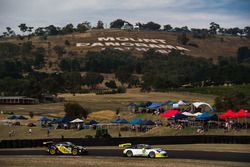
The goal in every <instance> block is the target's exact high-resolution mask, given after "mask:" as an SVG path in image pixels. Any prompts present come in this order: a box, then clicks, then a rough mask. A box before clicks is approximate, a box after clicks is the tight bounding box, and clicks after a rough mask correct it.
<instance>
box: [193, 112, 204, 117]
mask: <svg viewBox="0 0 250 167" xmlns="http://www.w3.org/2000/svg"><path fill="white" fill-rule="evenodd" d="M201 114H202V113H201V112H197V113H194V116H195V117H196V116H199V115H201Z"/></svg>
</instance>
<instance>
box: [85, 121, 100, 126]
mask: <svg viewBox="0 0 250 167" xmlns="http://www.w3.org/2000/svg"><path fill="white" fill-rule="evenodd" d="M96 124H98V122H97V121H95V120H90V121H89V122H88V123H87V125H96Z"/></svg>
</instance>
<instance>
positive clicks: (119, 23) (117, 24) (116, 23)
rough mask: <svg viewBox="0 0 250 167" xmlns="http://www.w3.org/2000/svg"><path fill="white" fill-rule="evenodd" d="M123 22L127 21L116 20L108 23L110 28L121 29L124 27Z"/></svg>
mask: <svg viewBox="0 0 250 167" xmlns="http://www.w3.org/2000/svg"><path fill="white" fill-rule="evenodd" d="M125 22H127V21H125V20H122V19H117V20H115V21H113V22H111V23H110V28H122V26H123V25H124V23H125ZM129 24H130V23H129ZM130 25H131V24H130Z"/></svg>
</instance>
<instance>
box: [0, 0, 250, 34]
mask: <svg viewBox="0 0 250 167" xmlns="http://www.w3.org/2000/svg"><path fill="white" fill-rule="evenodd" d="M118 18H120V19H124V20H126V21H128V22H130V23H132V24H135V23H137V22H141V23H147V22H149V21H154V22H156V23H159V24H161V25H166V24H171V25H172V26H173V27H183V26H188V27H189V28H190V27H192V28H208V27H209V23H210V22H216V23H218V24H220V26H221V27H225V28H228V27H240V28H244V27H245V26H250V0H0V33H2V32H4V31H6V27H11V28H12V29H14V30H15V31H16V32H18V25H19V24H20V23H26V24H27V25H28V26H33V27H35V28H37V27H39V26H42V27H44V26H48V25H51V24H53V25H56V26H64V25H66V24H68V23H72V24H74V25H76V24H77V23H81V22H84V21H89V22H91V24H92V25H93V26H95V25H96V23H97V21H98V20H102V21H103V22H104V24H105V25H107V26H108V25H109V24H110V22H112V21H114V20H116V19H118Z"/></svg>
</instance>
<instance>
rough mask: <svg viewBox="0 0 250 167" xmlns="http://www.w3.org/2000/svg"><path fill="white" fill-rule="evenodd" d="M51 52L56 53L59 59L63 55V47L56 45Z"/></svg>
mask: <svg viewBox="0 0 250 167" xmlns="http://www.w3.org/2000/svg"><path fill="white" fill-rule="evenodd" d="M53 50H54V51H55V52H56V54H57V55H58V57H59V58H61V57H62V56H63V54H64V53H65V50H64V46H60V45H56V46H54V47H53Z"/></svg>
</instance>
